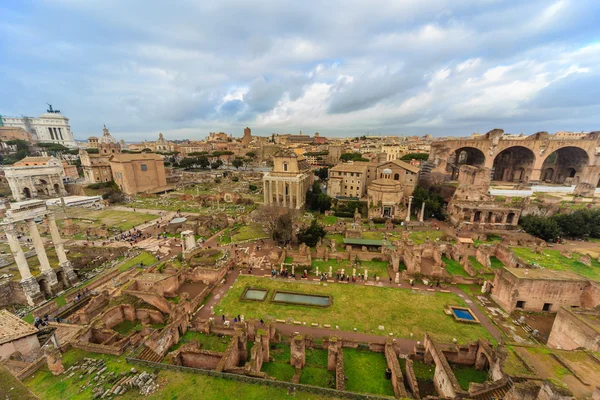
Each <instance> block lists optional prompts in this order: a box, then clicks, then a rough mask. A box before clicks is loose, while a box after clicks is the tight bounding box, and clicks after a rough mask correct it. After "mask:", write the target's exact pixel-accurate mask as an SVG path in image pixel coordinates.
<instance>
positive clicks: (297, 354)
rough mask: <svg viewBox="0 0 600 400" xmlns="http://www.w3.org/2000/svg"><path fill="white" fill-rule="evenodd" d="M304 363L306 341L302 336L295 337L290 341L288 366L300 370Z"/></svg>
mask: <svg viewBox="0 0 600 400" xmlns="http://www.w3.org/2000/svg"><path fill="white" fill-rule="evenodd" d="M305 363H306V341H305V340H304V336H302V335H295V336H294V337H293V338H292V340H291V341H290V364H291V365H292V367H294V368H296V369H302V367H304V364H305Z"/></svg>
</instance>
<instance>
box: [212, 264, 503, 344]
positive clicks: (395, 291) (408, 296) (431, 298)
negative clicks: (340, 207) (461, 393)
mask: <svg viewBox="0 0 600 400" xmlns="http://www.w3.org/2000/svg"><path fill="white" fill-rule="evenodd" d="M249 286H252V287H260V288H265V289H270V290H274V289H279V290H288V291H296V292H301V293H307V294H311V293H314V294H326V295H331V296H332V298H333V304H332V305H331V306H330V307H326V308H320V307H304V306H296V305H281V304H272V303H270V302H268V301H265V302H260V303H259V302H245V301H240V296H241V295H242V293H243V291H244V289H245V288H246V287H249ZM446 305H456V306H466V303H465V302H464V300H462V299H461V298H460V297H458V296H456V295H454V294H452V293H439V292H438V293H432V292H421V291H412V290H409V289H399V288H383V287H373V286H364V285H353V284H331V283H330V284H328V285H327V286H324V285H323V284H318V285H307V284H302V283H292V282H288V281H283V280H279V279H277V280H272V279H270V278H260V277H253V276H240V277H238V281H237V282H236V283H234V284H233V288H232V289H230V290H229V291H228V292H227V293H226V295H225V296H224V298H223V299H222V300H221V302H220V303H219V304H218V305H217V306H215V313H216V314H217V315H219V314H225V315H229V316H232V315H238V314H243V315H244V316H245V317H246V318H247V319H249V318H257V319H260V318H263V319H264V318H277V319H288V318H289V319H293V320H295V321H301V322H306V323H307V324H310V323H313V322H316V323H320V324H330V325H332V326H335V325H338V326H339V327H340V329H341V330H345V331H352V330H353V329H354V328H357V329H358V331H359V332H373V333H375V334H379V335H388V334H389V332H393V333H394V335H395V336H398V337H405V338H408V337H410V334H411V333H413V334H414V337H415V340H419V339H421V338H422V337H423V336H424V334H425V332H430V333H431V334H432V335H433V336H434V337H435V338H437V339H438V340H441V341H445V342H451V341H452V339H453V338H457V339H458V341H459V342H461V343H468V342H471V341H474V340H476V339H478V338H483V339H491V335H490V334H489V333H488V332H487V331H486V330H485V329H484V328H483V327H482V326H481V325H471V324H461V323H458V322H455V321H454V320H453V319H452V318H451V317H449V316H447V315H446V314H444V311H443V309H444V307H445V306H446ZM379 325H383V326H384V327H385V329H384V330H383V331H381V330H379V329H378V326H379Z"/></svg>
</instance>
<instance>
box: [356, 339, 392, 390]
mask: <svg viewBox="0 0 600 400" xmlns="http://www.w3.org/2000/svg"><path fill="white" fill-rule="evenodd" d="M386 368H387V363H386V361H385V356H384V355H383V353H374V352H372V351H362V350H357V349H344V373H345V374H346V376H347V377H348V381H347V382H346V390H348V391H351V392H358V393H373V394H383V395H386V396H393V395H394V388H393V387H392V382H391V380H388V379H385V370H386Z"/></svg>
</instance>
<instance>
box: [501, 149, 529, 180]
mask: <svg viewBox="0 0 600 400" xmlns="http://www.w3.org/2000/svg"><path fill="white" fill-rule="evenodd" d="M535 163H536V156H535V154H534V152H533V151H532V150H531V149H529V148H527V147H525V146H510V147H507V148H506V149H504V150H502V151H501V152H499V153H498V154H497V155H496V157H494V163H493V167H492V168H493V175H492V179H493V180H495V181H504V182H523V183H526V182H529V180H530V178H531V175H532V172H533V168H534V166H535Z"/></svg>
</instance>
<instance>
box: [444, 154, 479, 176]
mask: <svg viewBox="0 0 600 400" xmlns="http://www.w3.org/2000/svg"><path fill="white" fill-rule="evenodd" d="M484 164H485V154H484V153H483V151H481V150H479V149H477V148H475V147H460V148H458V149H456V150H455V151H453V152H452V153H451V154H450V156H448V160H447V161H446V172H450V173H452V177H451V180H455V179H457V178H458V171H459V169H460V166H461V165H474V166H477V167H482V166H483V165H484Z"/></svg>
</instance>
